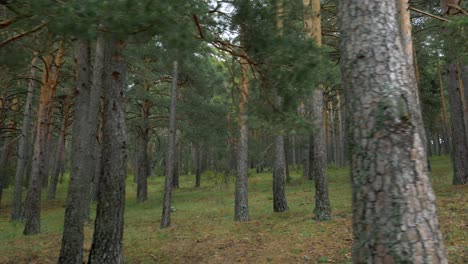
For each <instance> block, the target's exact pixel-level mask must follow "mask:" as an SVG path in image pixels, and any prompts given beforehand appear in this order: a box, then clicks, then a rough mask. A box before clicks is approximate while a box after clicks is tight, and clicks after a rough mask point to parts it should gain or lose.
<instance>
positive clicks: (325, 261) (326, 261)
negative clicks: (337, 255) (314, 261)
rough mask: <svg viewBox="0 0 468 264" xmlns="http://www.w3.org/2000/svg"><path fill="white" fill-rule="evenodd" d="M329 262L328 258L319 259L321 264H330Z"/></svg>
mask: <svg viewBox="0 0 468 264" xmlns="http://www.w3.org/2000/svg"><path fill="white" fill-rule="evenodd" d="M328 262H329V260H328V258H327V257H320V258H319V263H328Z"/></svg>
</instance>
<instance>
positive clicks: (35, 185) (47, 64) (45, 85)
mask: <svg viewBox="0 0 468 264" xmlns="http://www.w3.org/2000/svg"><path fill="white" fill-rule="evenodd" d="M63 55H64V48H63V42H61V43H60V44H59V49H58V51H57V52H56V54H55V57H54V54H53V53H52V52H50V53H47V54H46V55H45V57H44V59H43V62H44V66H43V72H42V86H41V95H40V98H39V109H38V111H37V127H36V140H35V142H34V151H33V156H32V165H31V175H30V177H29V185H28V190H27V193H26V201H25V204H24V218H25V220H26V222H25V227H24V231H23V233H24V234H25V235H34V234H38V233H40V232H41V219H40V218H41V193H42V178H43V177H45V176H46V175H45V167H46V162H47V160H45V158H46V157H45V152H46V148H47V138H48V132H49V127H50V116H51V110H52V107H53V102H54V100H55V90H56V88H57V84H58V79H59V73H60V67H61V66H62V59H63Z"/></svg>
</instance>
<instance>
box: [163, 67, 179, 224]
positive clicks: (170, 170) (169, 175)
mask: <svg viewBox="0 0 468 264" xmlns="http://www.w3.org/2000/svg"><path fill="white" fill-rule="evenodd" d="M178 74H179V69H178V63H177V61H174V63H173V74H172V88H171V107H170V113H169V139H168V141H169V145H168V149H167V159H166V179H165V182H164V202H163V211H162V220H161V228H166V227H169V226H170V225H171V202H172V186H173V176H174V165H175V164H174V163H175V158H176V157H175V155H176V153H175V152H176V132H177V131H176V103H177V82H178Z"/></svg>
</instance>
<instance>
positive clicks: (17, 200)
mask: <svg viewBox="0 0 468 264" xmlns="http://www.w3.org/2000/svg"><path fill="white" fill-rule="evenodd" d="M37 58H38V57H37V56H36V54H34V58H33V59H32V61H31V73H30V76H29V77H30V80H29V82H28V94H27V97H26V102H25V105H24V112H23V126H22V128H21V137H20V139H19V146H18V161H17V163H16V171H15V183H14V184H15V185H14V190H13V210H12V211H11V220H20V219H21V209H22V199H23V198H22V196H23V195H22V194H23V178H24V172H25V168H26V161H27V157H28V153H29V152H30V151H29V137H30V135H29V134H30V133H31V110H32V106H33V105H32V104H33V99H34V87H35V82H34V80H33V79H34V78H35V77H36V62H37Z"/></svg>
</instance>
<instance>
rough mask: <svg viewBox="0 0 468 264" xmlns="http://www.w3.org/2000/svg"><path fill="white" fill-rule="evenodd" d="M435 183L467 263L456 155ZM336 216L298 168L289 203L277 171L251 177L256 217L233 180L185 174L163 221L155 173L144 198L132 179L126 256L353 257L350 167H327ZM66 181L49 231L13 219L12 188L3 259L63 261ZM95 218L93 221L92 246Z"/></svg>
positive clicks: (0, 241)
mask: <svg viewBox="0 0 468 264" xmlns="http://www.w3.org/2000/svg"><path fill="white" fill-rule="evenodd" d="M432 167H433V170H432V173H431V178H432V183H433V187H434V189H435V192H436V195H437V205H438V210H439V218H440V223H441V228H442V232H443V235H444V238H445V245H446V248H447V252H448V255H449V259H450V263H468V186H464V187H457V186H452V185H451V182H452V180H451V177H452V168H451V163H450V161H449V158H447V157H440V158H434V159H432ZM328 174H329V177H330V200H331V203H332V210H333V219H332V220H330V221H327V222H317V221H314V220H313V219H312V210H313V207H314V187H313V182H310V181H308V180H305V179H303V178H302V177H300V175H299V174H298V173H294V172H293V173H292V177H293V180H292V181H291V183H289V184H288V186H287V199H288V204H289V207H290V210H289V211H288V212H285V213H273V212H272V193H271V182H272V180H271V173H261V174H256V173H255V172H251V173H250V176H249V204H250V208H249V210H250V217H251V221H249V222H245V223H237V222H234V221H233V209H234V184H233V180H232V179H231V180H230V183H229V184H227V185H226V184H225V183H224V179H223V176H222V175H215V174H213V173H211V174H210V173H207V174H205V175H203V178H202V186H203V187H202V188H200V189H195V188H193V186H194V180H195V179H194V178H195V177H194V176H193V175H186V176H181V177H180V188H179V189H177V190H175V191H174V193H173V205H174V207H175V209H176V211H175V212H173V213H172V226H171V227H170V228H168V229H164V230H161V229H160V228H159V224H160V218H161V204H162V194H163V188H162V186H163V177H151V178H150V179H149V185H150V187H149V200H148V201H147V202H145V203H143V204H137V203H136V200H135V196H136V185H135V184H134V183H133V181H132V177H128V182H127V193H126V195H127V205H126V212H125V232H124V257H125V262H126V263H351V253H350V248H351V243H352V229H351V216H352V211H351V190H350V184H349V182H350V181H349V176H348V169H334V168H331V169H329V170H328ZM66 186H67V184H66V183H64V184H62V185H60V187H59V188H60V189H59V195H58V199H57V200H55V201H52V202H50V201H46V200H45V199H44V200H43V211H42V233H41V234H39V235H36V236H23V235H22V231H23V224H22V223H20V222H10V221H9V213H10V209H11V205H10V204H11V195H12V188H9V189H7V190H5V194H4V195H5V199H4V201H3V203H4V207H3V208H2V209H1V210H0V263H15V264H16V263H56V261H57V257H58V253H59V251H60V242H61V238H62V229H63V228H62V226H63V214H64V205H65V197H66ZM92 229H93V224H87V225H86V238H85V240H86V242H85V252H86V254H88V253H89V250H90V247H91V237H92Z"/></svg>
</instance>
